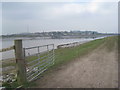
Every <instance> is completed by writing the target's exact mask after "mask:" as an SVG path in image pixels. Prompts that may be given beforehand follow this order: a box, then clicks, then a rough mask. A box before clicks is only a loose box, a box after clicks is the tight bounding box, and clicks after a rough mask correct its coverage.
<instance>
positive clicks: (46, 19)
mask: <svg viewBox="0 0 120 90" xmlns="http://www.w3.org/2000/svg"><path fill="white" fill-rule="evenodd" d="M113 1H114V2H113ZM0 18H1V19H0V30H1V31H0V33H1V34H3V35H6V34H18V33H26V32H30V33H31V32H32V33H34V32H43V31H44V32H50V31H74V30H81V31H98V32H101V33H117V32H118V1H117V0H109V2H108V0H84V1H83V0H79V1H78V0H69V2H68V1H67V0H61V1H60V0H59V1H58V2H57V1H55V0H51V2H50V1H48V0H44V1H43V0H41V2H38V0H29V1H28V0H21V2H15V1H14V0H11V2H8V1H7V0H6V1H5V0H3V1H2V3H0Z"/></svg>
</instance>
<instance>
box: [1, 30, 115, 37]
mask: <svg viewBox="0 0 120 90" xmlns="http://www.w3.org/2000/svg"><path fill="white" fill-rule="evenodd" d="M110 35H116V34H114V33H98V32H96V31H53V32H35V33H20V34H11V35H2V36H1V37H3V38H4V37H6V38H9V37H32V38H36V37H38V38H51V39H69V38H97V37H103V36H110Z"/></svg>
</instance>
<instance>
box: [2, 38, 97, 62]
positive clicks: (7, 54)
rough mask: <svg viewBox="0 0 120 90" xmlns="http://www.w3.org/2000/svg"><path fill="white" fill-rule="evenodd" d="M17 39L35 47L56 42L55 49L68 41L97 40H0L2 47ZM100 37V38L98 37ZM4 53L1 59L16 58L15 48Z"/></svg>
mask: <svg viewBox="0 0 120 90" xmlns="http://www.w3.org/2000/svg"><path fill="white" fill-rule="evenodd" d="M15 39H23V47H24V48H27V47H33V46H41V45H47V44H54V45H55V49H56V48H57V46H58V45H61V44H67V43H73V42H81V43H84V42H88V41H91V40H95V39H93V38H82V39H40V38H34V39H31V38H2V40H1V41H0V42H1V43H2V47H1V48H7V47H9V46H12V45H14V40H15ZM96 39H98V38H96ZM0 54H1V55H2V57H1V58H0V60H1V59H8V58H14V57H15V55H14V50H10V51H6V52H2V53H0Z"/></svg>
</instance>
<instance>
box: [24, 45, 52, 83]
mask: <svg viewBox="0 0 120 90" xmlns="http://www.w3.org/2000/svg"><path fill="white" fill-rule="evenodd" d="M24 53H25V61H26V76H27V81H28V82H30V81H33V80H35V79H36V78H37V77H38V76H39V75H40V74H41V73H43V72H44V71H45V70H47V68H48V67H50V66H51V65H53V64H54V44H49V45H43V46H36V47H30V48H24Z"/></svg>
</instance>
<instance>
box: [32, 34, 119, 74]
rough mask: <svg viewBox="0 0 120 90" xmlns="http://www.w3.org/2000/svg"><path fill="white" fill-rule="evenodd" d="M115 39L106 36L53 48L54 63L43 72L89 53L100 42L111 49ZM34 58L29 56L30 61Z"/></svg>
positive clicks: (115, 41)
mask: <svg viewBox="0 0 120 90" xmlns="http://www.w3.org/2000/svg"><path fill="white" fill-rule="evenodd" d="M117 41H118V39H117V37H116V36H114V37H107V38H104V39H98V40H94V41H90V42H88V43H84V44H82V45H80V46H76V47H72V48H61V49H56V50H55V63H54V65H53V66H52V67H50V68H49V70H48V71H47V72H45V73H44V74H46V73H47V74H48V73H49V71H51V70H53V69H56V68H57V67H60V66H61V65H63V64H66V63H68V62H70V61H71V60H75V59H76V58H79V57H82V56H84V55H86V54H88V53H90V52H91V51H93V50H94V49H96V48H97V47H99V46H100V45H102V44H104V46H105V47H107V49H108V50H109V51H111V50H112V49H113V48H112V47H113V46H114V45H115V43H116V45H117V43H118V42H117ZM35 58H36V57H31V59H30V61H32V60H34V59H35Z"/></svg>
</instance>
